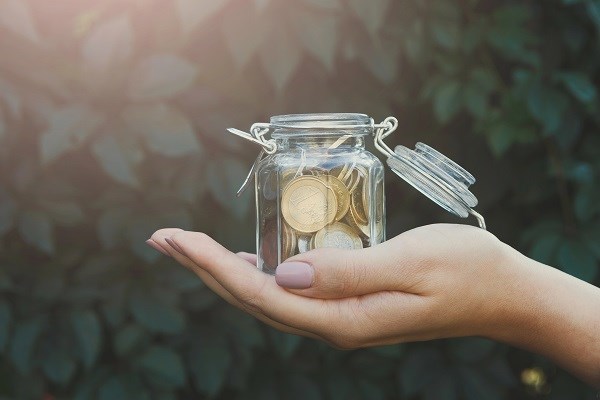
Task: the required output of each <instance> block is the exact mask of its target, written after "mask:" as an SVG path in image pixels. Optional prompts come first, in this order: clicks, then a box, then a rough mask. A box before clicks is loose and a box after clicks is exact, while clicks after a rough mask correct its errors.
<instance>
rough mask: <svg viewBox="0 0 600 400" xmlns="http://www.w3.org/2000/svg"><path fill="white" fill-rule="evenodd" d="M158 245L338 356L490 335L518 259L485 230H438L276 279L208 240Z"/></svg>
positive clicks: (164, 239) (295, 265)
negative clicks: (389, 346)
mask: <svg viewBox="0 0 600 400" xmlns="http://www.w3.org/2000/svg"><path fill="white" fill-rule="evenodd" d="M151 240H152V243H154V244H155V245H158V246H160V247H159V248H160V249H161V250H163V251H166V252H168V253H169V254H170V255H171V256H173V257H174V258H175V259H176V260H177V261H179V262H180V263H182V264H183V265H185V266H186V267H188V268H190V269H191V270H193V271H194V272H196V273H197V274H198V275H199V276H200V278H202V279H203V280H204V281H205V283H206V284H207V285H208V286H209V287H210V288H211V289H213V290H214V291H215V292H217V293H218V294H219V295H221V296H222V297H224V298H225V299H226V300H227V301H229V302H230V303H232V304H233V305H235V306H237V307H239V308H241V309H243V310H246V311H248V312H249V313H251V314H252V315H254V316H256V317H257V318H259V319H261V320H263V321H264V322H266V323H268V324H270V325H272V326H274V327H276V328H278V329H281V330H284V331H286V332H291V333H296V334H300V335H304V336H310V337H317V338H321V339H322V340H325V341H327V342H329V343H331V344H333V345H334V346H336V347H340V348H356V347H364V346H374V345H381V344H390V343H398V342H405V341H414V340H426V339H433V338H441V337H450V336H464V335H485V334H486V332H487V330H490V329H493V325H494V323H495V322H496V317H497V311H498V309H499V308H501V307H502V306H503V304H502V300H501V299H503V298H504V297H505V292H504V288H503V286H502V285H501V284H499V283H500V282H501V279H502V277H503V276H506V275H507V274H510V267H509V266H507V265H509V264H510V263H507V262H506V258H507V257H509V255H510V254H512V253H511V251H510V250H511V249H510V247H508V246H506V245H503V244H502V243H501V242H500V241H498V240H497V239H496V238H495V237H494V236H493V235H491V234H490V233H488V232H486V231H483V230H481V229H478V228H474V227H470V226H465V225H430V226H426V227H421V228H418V229H414V230H412V231H409V232H406V233H404V234H402V235H400V236H398V237H396V238H394V239H391V240H389V241H387V242H385V243H383V244H380V245H378V246H375V247H372V248H367V249H364V250H355V251H347V250H339V249H318V250H314V251H311V252H308V253H304V254H300V255H296V256H294V257H292V258H290V259H289V260H287V261H286V262H285V263H283V264H281V265H280V266H279V267H278V269H277V276H276V277H272V276H269V275H266V274H264V273H262V272H260V271H258V270H257V269H256V268H255V266H254V265H253V263H256V260H255V256H252V255H249V254H245V253H244V254H239V255H235V254H233V253H231V252H229V251H228V250H226V249H225V248H223V247H222V246H220V245H219V244H218V243H216V242H215V241H213V240H212V239H211V238H210V237H208V236H206V235H204V234H202V233H195V232H184V231H181V230H174V229H163V230H160V231H157V232H156V233H155V234H154V235H152V238H151ZM168 242H170V243H171V245H170V244H169V243H168ZM507 269H508V270H507ZM277 283H279V284H280V285H281V286H280V285H278V284H277ZM282 286H288V290H286V289H284V288H283V287H282ZM302 287H304V288H302ZM298 294H300V295H301V296H298ZM492 299H497V300H493V301H492Z"/></svg>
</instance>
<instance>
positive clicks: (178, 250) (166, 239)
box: [165, 238, 183, 254]
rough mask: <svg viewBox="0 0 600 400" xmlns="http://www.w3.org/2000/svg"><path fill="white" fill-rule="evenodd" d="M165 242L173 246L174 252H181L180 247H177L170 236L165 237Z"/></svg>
mask: <svg viewBox="0 0 600 400" xmlns="http://www.w3.org/2000/svg"><path fill="white" fill-rule="evenodd" d="M165 242H167V243H169V245H170V246H171V247H172V248H174V249H175V251H176V252H178V253H181V254H183V250H181V247H179V246H178V245H177V243H175V242H174V241H173V240H172V239H171V238H165Z"/></svg>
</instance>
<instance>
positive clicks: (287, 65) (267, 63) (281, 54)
mask: <svg viewBox="0 0 600 400" xmlns="http://www.w3.org/2000/svg"><path fill="white" fill-rule="evenodd" d="M301 60H302V52H301V51H300V48H299V46H298V45H297V44H296V43H294V41H293V40H292V38H291V37H290V35H289V33H288V31H287V30H286V29H281V30H280V31H279V32H278V33H277V34H276V35H271V36H270V37H269V40H268V43H266V45H265V46H263V47H261V49H260V61H261V64H262V66H263V69H264V70H265V72H266V73H267V76H268V77H269V79H270V80H271V82H272V83H273V86H274V87H275V89H276V90H277V91H278V92H281V91H283V89H284V88H285V86H286V84H287V83H288V81H289V80H290V79H291V78H292V76H293V75H294V73H295V72H296V69H297V68H298V65H300V61H301Z"/></svg>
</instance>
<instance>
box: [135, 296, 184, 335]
mask: <svg viewBox="0 0 600 400" xmlns="http://www.w3.org/2000/svg"><path fill="white" fill-rule="evenodd" d="M129 311H131V313H132V314H133V317H134V318H135V320H136V321H137V322H138V323H139V324H140V325H142V326H144V327H146V328H148V329H149V330H150V331H152V332H158V333H167V334H175V333H180V332H182V331H183V329H184V328H185V314H183V313H182V312H181V310H180V309H178V308H176V307H175V306H174V305H171V304H166V303H164V302H162V301H161V300H160V299H159V298H157V297H156V296H154V295H153V293H152V292H151V291H147V290H142V289H140V288H136V289H135V290H134V291H133V292H132V293H131V295H130V296H129Z"/></svg>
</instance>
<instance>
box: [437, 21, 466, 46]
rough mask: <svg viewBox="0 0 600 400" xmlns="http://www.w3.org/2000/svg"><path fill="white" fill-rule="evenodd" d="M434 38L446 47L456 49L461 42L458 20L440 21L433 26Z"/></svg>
mask: <svg viewBox="0 0 600 400" xmlns="http://www.w3.org/2000/svg"><path fill="white" fill-rule="evenodd" d="M432 31H433V39H434V40H435V41H436V43H437V44H439V45H440V46H441V47H443V48H445V49H456V48H457V47H458V45H459V43H460V27H459V25H458V21H440V22H438V23H436V24H434V25H433V26H432Z"/></svg>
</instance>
